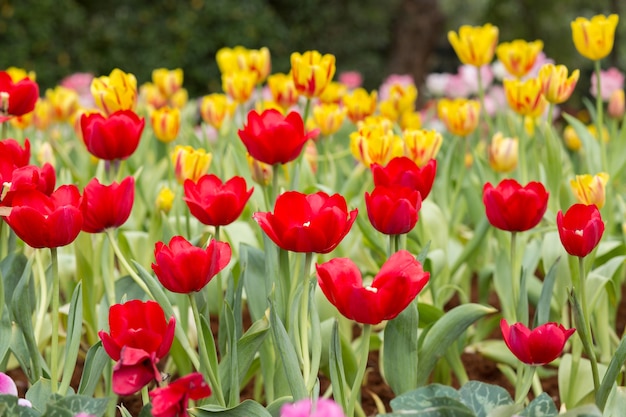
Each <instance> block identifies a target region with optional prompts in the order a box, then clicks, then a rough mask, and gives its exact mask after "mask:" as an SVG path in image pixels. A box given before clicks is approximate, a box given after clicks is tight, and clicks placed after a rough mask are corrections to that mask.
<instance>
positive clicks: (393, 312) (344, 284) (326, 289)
mask: <svg viewBox="0 0 626 417" xmlns="http://www.w3.org/2000/svg"><path fill="white" fill-rule="evenodd" d="M316 268H317V282H318V283H319V285H320V288H321V289H322V292H323V293H324V295H326V298H328V301H330V302H331V303H332V304H333V305H334V306H335V307H337V310H339V312H340V313H341V314H343V315H344V316H346V317H347V318H349V319H352V320H354V321H357V322H359V323H364V324H378V323H380V322H381V321H383V320H391V319H393V318H394V317H396V316H397V315H398V314H400V313H401V312H402V310H404V309H405V308H406V307H407V306H408V305H409V304H410V303H411V302H412V301H413V299H414V298H415V297H416V296H417V294H418V293H419V292H420V291H421V290H422V288H424V286H425V285H426V284H427V283H428V279H429V277H430V273H428V272H424V270H423V269H422V264H420V263H419V261H418V260H417V259H415V257H414V256H413V255H411V253H409V252H408V251H406V250H399V251H398V252H396V253H394V254H393V255H391V257H390V258H389V259H388V260H387V262H385V264H384V265H383V266H382V268H381V269H380V271H379V272H378V274H377V275H376V276H375V277H374V280H373V281H372V283H371V284H370V285H368V286H367V287H364V286H363V278H362V277H361V272H360V271H359V268H358V267H357V266H356V265H355V263H354V262H352V261H351V260H350V259H347V258H335V259H332V260H330V261H328V262H326V263H323V264H321V265H316Z"/></svg>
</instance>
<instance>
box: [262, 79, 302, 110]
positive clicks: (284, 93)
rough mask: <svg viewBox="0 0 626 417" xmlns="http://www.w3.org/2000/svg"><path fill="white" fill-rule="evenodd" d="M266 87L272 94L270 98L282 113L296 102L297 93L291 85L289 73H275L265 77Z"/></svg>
mask: <svg viewBox="0 0 626 417" xmlns="http://www.w3.org/2000/svg"><path fill="white" fill-rule="evenodd" d="M267 86H268V87H269V90H270V93H271V94H272V98H273V99H274V101H275V102H276V104H278V105H279V106H280V107H281V108H282V109H283V111H286V110H287V109H289V108H290V107H292V106H294V105H295V104H296V103H297V102H298V92H297V91H296V86H295V85H294V83H293V77H292V76H291V73H289V74H284V73H282V72H277V73H276V74H272V75H270V76H269V77H267Z"/></svg>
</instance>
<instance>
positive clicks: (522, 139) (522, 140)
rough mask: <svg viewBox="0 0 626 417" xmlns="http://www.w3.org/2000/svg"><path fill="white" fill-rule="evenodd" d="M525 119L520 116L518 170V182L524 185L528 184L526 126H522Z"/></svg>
mask: <svg viewBox="0 0 626 417" xmlns="http://www.w3.org/2000/svg"><path fill="white" fill-rule="evenodd" d="M524 120H525V117H524V116H522V115H520V126H519V168H520V182H521V183H522V185H525V184H526V183H527V182H528V170H527V166H526V126H525V124H524Z"/></svg>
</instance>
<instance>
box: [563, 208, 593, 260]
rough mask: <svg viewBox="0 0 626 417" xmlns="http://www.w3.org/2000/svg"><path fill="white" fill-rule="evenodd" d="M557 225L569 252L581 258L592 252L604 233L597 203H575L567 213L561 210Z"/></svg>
mask: <svg viewBox="0 0 626 417" xmlns="http://www.w3.org/2000/svg"><path fill="white" fill-rule="evenodd" d="M556 225H557V228H558V229H559V237H560V238H561V243H562V244H563V247H564V248H565V250H566V251H567V253H569V254H570V255H572V256H578V257H580V258H582V257H585V256H587V255H589V253H591V251H592V250H593V249H594V248H595V247H596V246H597V245H598V242H600V239H602V234H603V233H604V222H603V221H602V217H601V216H600V210H598V207H596V206H595V205H590V206H587V205H585V204H574V205H573V206H571V207H570V208H569V209H568V210H567V212H566V213H565V215H563V212H562V211H561V210H559V212H558V213H557V215H556Z"/></svg>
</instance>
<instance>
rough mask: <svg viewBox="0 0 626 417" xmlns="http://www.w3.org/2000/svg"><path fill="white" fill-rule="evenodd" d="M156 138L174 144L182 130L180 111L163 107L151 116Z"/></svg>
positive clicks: (154, 111)
mask: <svg viewBox="0 0 626 417" xmlns="http://www.w3.org/2000/svg"><path fill="white" fill-rule="evenodd" d="M150 121H151V122H152V130H153V131H154V136H156V138H157V139H158V140H160V141H161V142H164V143H169V142H172V141H173V140H174V139H176V136H178V131H179V130H180V110H179V109H177V108H176V107H173V108H172V107H168V106H165V107H161V108H160V109H156V110H153V111H152V113H151V115H150Z"/></svg>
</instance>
